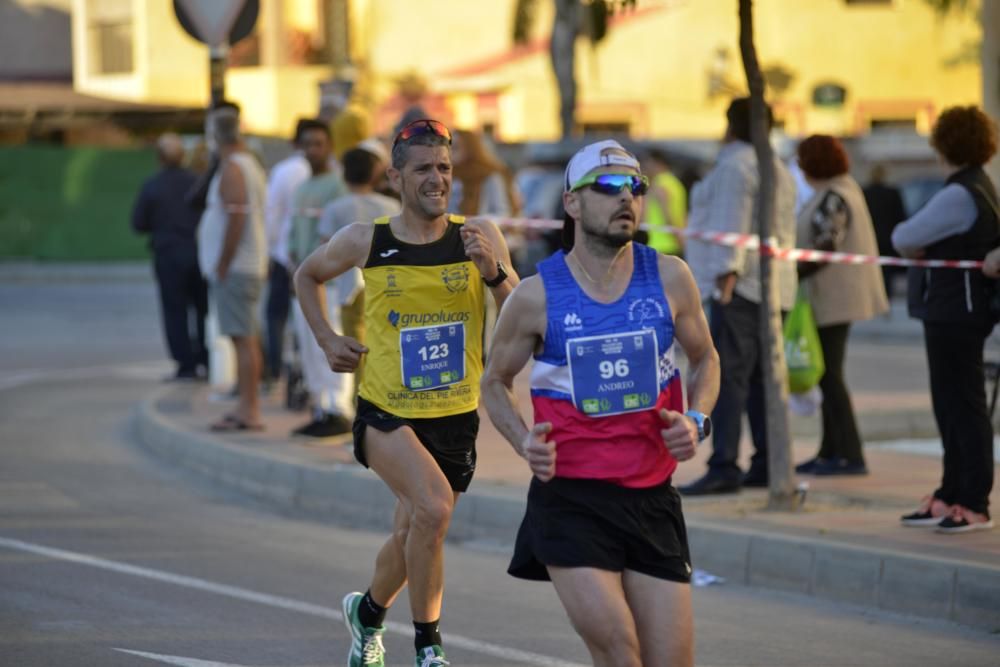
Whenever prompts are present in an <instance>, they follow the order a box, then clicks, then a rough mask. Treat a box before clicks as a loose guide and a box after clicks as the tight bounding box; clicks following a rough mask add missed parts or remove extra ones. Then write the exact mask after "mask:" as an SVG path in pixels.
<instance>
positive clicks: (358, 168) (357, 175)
mask: <svg viewBox="0 0 1000 667" xmlns="http://www.w3.org/2000/svg"><path fill="white" fill-rule="evenodd" d="M340 161H341V163H342V164H343V165H344V181H346V182H347V183H349V184H351V185H367V184H369V183H371V182H372V176H373V175H374V172H375V165H376V164H377V163H378V162H379V159H378V157H377V156H375V155H374V154H373V153H370V152H368V151H366V150H365V149H364V148H352V149H351V150H349V151H347V152H346V153H344V155H343V157H342V158H341V159H340Z"/></svg>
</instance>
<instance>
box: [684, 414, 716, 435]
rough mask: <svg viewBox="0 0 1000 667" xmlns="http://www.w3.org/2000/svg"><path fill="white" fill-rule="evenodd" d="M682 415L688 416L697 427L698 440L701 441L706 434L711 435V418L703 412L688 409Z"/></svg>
mask: <svg viewBox="0 0 1000 667" xmlns="http://www.w3.org/2000/svg"><path fill="white" fill-rule="evenodd" d="M684 416H685V417H690V418H691V419H692V420H693V421H694V423H695V425H696V426H697V427H698V442H701V441H702V440H704V439H705V438H707V437H708V436H710V435H712V418H711V417H709V416H708V415H706V414H705V413H704V412H698V411H697V410H688V411H687V412H685V413H684Z"/></svg>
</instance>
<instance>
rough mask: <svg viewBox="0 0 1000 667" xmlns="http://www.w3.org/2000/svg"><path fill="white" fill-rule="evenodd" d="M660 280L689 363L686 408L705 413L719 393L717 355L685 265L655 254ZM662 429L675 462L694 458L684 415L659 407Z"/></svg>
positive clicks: (694, 429)
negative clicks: (657, 256) (657, 257)
mask: <svg viewBox="0 0 1000 667" xmlns="http://www.w3.org/2000/svg"><path fill="white" fill-rule="evenodd" d="M659 266H660V279H661V281H662V283H663V291H664V293H665V294H666V296H667V300H668V301H669V302H670V310H671V312H672V314H673V318H674V336H675V337H676V339H677V342H678V343H680V345H681V347H682V348H684V353H685V354H686V355H687V357H688V361H689V362H690V365H689V368H688V377H687V382H686V383H685V384H686V386H687V395H688V408H689V409H691V410H697V411H698V412H702V413H705V414H708V413H710V412H711V411H712V408H713V407H715V400H716V398H718V395H719V355H718V353H717V352H716V351H715V346H714V345H713V343H712V335H711V333H710V332H709V329H708V323H707V322H706V321H705V313H704V311H703V310H702V307H701V299H700V296H699V294H698V287H697V286H696V285H695V282H694V277H693V276H692V275H691V270H690V269H688V266H687V264H685V263H684V262H683V261H682V260H680V259H678V258H676V257H667V256H665V255H661V256H660V257H659ZM660 419H662V420H663V424H664V428H663V429H661V431H660V435H661V436H662V437H663V444H664V445H666V447H667V449H668V450H670V453H671V454H672V455H673V456H674V458H675V459H677V460H678V461H687V460H689V459H691V458H693V457H694V455H695V452H696V451H697V447H698V426H697V424H695V422H694V420H693V419H691V418H690V417H688V416H686V415H682V414H680V413H678V412H674V411H671V410H667V409H662V410H660Z"/></svg>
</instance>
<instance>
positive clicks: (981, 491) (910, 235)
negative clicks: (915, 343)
mask: <svg viewBox="0 0 1000 667" xmlns="http://www.w3.org/2000/svg"><path fill="white" fill-rule="evenodd" d="M931 146H933V147H934V150H935V151H937V153H938V155H939V156H940V157H941V158H942V160H943V161H944V163H945V164H946V165H947V167H948V170H949V172H950V173H949V175H948V178H947V180H946V181H945V187H944V188H943V189H942V190H940V191H939V192H938V193H937V194H935V195H934V196H933V197H931V199H930V201H928V202H927V203H926V204H925V205H924V207H923V208H922V209H920V210H919V211H917V213H915V214H914V215H913V216H912V217H911V218H909V219H908V220H905V221H904V222H902V223H900V224H899V226H898V227H896V229H895V230H893V232H892V243H893V245H894V246H895V247H896V250H898V251H899V253H900V254H901V255H903V256H904V257H916V258H924V259H971V260H982V259H983V258H985V257H986V255H987V253H988V252H990V250H992V249H993V248H996V247H997V246H1000V198H998V197H997V191H996V187H995V185H994V184H993V182H992V181H991V180H990V178H989V176H988V175H987V174H986V172H985V171H984V170H983V165H984V164H986V163H987V162H989V161H990V158H992V157H993V155H994V154H995V153H996V151H997V128H996V124H995V123H994V122H993V120H992V119H991V118H990V117H989V116H987V115H986V114H985V113H983V112H982V110H980V109H979V108H977V107H974V106H968V107H952V108H950V109H946V110H945V111H944V112H942V114H941V115H940V116H939V117H938V120H937V123H935V125H934V129H933V130H932V132H931ZM991 267H992V264H987V266H986V269H987V270H988V271H992V268H991ZM908 273H909V275H908V279H909V285H908V288H909V289H908V298H907V302H908V307H909V311H910V316H911V317H915V318H917V319H919V320H922V321H923V323H924V344H925V346H926V349H927V366H928V368H929V370H930V380H931V403H932V405H933V407H934V419H935V420H936V421H937V425H938V430H939V431H940V432H941V443H942V445H943V446H944V461H943V467H944V470H943V474H942V479H941V486H939V487H938V488H937V489H936V490H935V491H934V492H933V493H932V494H931V495H930V496H928V497H926V498H924V500H923V503H922V504H921V505H920V507H919V508H918V509H917V510H916V511H915V512H913V513H911V514H907V515H905V516H903V517H902V522H903V524H904V525H908V526H936V527H937V530H938V531H939V532H944V533H963V532H968V531H973V530H985V529H989V528H992V527H993V520H992V519H991V518H990V510H989V496H990V491H991V490H992V488H993V425H992V424H991V423H990V416H989V413H988V411H987V408H986V385H985V379H984V376H983V345H984V344H985V342H986V338H987V336H989V334H990V331H992V329H993V326H994V325H995V324H996V322H997V312H996V310H994V308H993V307H992V303H991V301H992V299H993V298H994V297H995V295H996V285H995V283H993V281H990V280H987V279H986V277H985V276H983V275H982V273H981V272H979V271H974V270H972V269H950V268H940V269H932V268H925V267H911V268H910V269H909V272H908Z"/></svg>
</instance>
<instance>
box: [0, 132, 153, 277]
mask: <svg viewBox="0 0 1000 667" xmlns="http://www.w3.org/2000/svg"><path fill="white" fill-rule="evenodd" d="M156 170H157V163H156V153H155V151H154V150H152V149H112V148H97V147H72V148H70V147H60V146H33V145H26V146H0V259H36V260H50V261H95V260H130V259H141V258H146V257H148V256H149V254H148V251H147V249H146V243H147V241H146V238H145V237H142V236H139V235H137V234H135V233H133V232H132V229H131V227H130V226H129V217H130V214H131V210H132V203H133V202H134V201H135V197H136V194H137V193H138V191H139V187H140V186H141V185H142V183H143V181H144V180H146V179H147V178H148V177H150V176H151V175H153V174H154V173H155V172H156Z"/></svg>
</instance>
